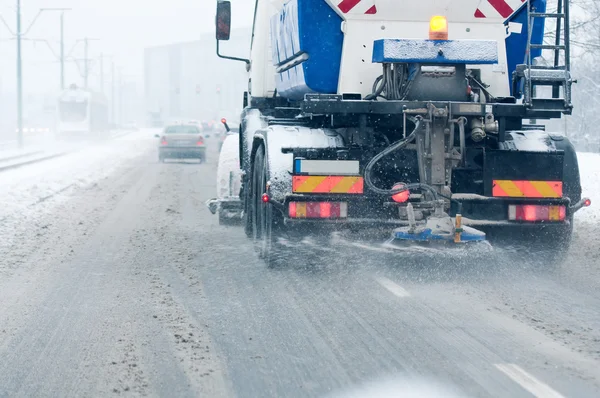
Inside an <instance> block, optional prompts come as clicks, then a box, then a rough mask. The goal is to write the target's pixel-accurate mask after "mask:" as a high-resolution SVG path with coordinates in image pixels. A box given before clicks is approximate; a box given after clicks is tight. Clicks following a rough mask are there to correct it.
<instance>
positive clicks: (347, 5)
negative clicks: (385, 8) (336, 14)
mask: <svg viewBox="0 0 600 398" xmlns="http://www.w3.org/2000/svg"><path fill="white" fill-rule="evenodd" d="M337 6H338V8H339V9H340V11H341V12H342V13H343V14H377V6H376V5H375V0H341V1H340V0H338V3H337Z"/></svg>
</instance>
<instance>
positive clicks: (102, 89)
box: [100, 53, 104, 94]
mask: <svg viewBox="0 0 600 398" xmlns="http://www.w3.org/2000/svg"><path fill="white" fill-rule="evenodd" d="M100 92H101V93H102V94H104V54H103V53H101V54H100Z"/></svg>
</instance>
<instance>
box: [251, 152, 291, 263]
mask: <svg viewBox="0 0 600 398" xmlns="http://www.w3.org/2000/svg"><path fill="white" fill-rule="evenodd" d="M252 177H253V178H252V181H253V184H252V188H253V191H252V193H253V194H252V197H251V199H252V202H251V203H252V207H253V211H252V232H253V234H252V237H253V240H254V244H255V247H256V249H257V251H258V254H259V257H261V258H262V259H263V260H264V261H265V263H266V264H267V267H269V268H274V267H278V266H280V265H283V264H284V263H285V261H286V259H288V257H289V255H290V254H291V251H290V250H289V248H288V247H285V246H282V245H281V244H280V243H279V237H280V236H282V223H281V222H279V221H280V219H281V216H280V214H278V213H277V211H276V210H275V209H274V208H273V206H272V205H270V204H265V203H263V202H262V194H263V193H264V190H265V188H266V183H267V179H268V162H267V161H266V157H265V149H264V147H263V146H262V145H261V146H260V147H259V148H258V150H257V151H256V154H255V156H254V164H253V173H252Z"/></svg>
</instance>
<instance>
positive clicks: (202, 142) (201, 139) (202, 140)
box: [196, 136, 204, 145]
mask: <svg viewBox="0 0 600 398" xmlns="http://www.w3.org/2000/svg"><path fill="white" fill-rule="evenodd" d="M196 145H204V138H203V137H202V136H200V137H198V141H196Z"/></svg>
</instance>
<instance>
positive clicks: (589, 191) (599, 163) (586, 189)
mask: <svg viewBox="0 0 600 398" xmlns="http://www.w3.org/2000/svg"><path fill="white" fill-rule="evenodd" d="M577 159H578V160H579V169H580V171H581V185H582V189H583V196H584V197H588V198H590V199H591V200H592V206H591V207H589V208H587V209H582V210H580V211H579V213H578V214H577V216H576V217H577V221H578V222H582V223H586V224H593V225H597V226H598V228H600V225H599V224H598V222H599V221H600V154H597V153H578V154H577Z"/></svg>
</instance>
